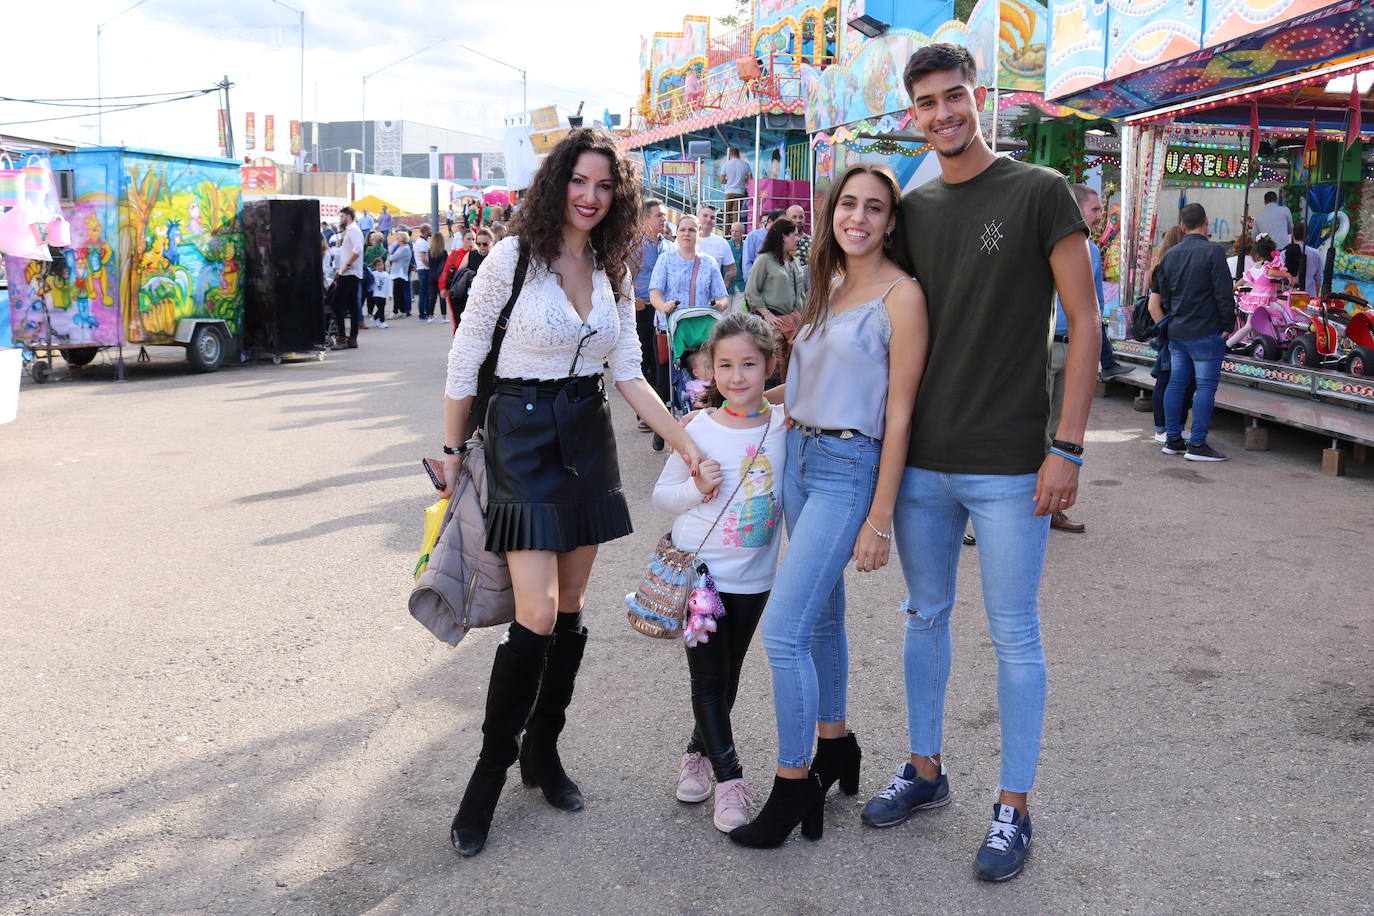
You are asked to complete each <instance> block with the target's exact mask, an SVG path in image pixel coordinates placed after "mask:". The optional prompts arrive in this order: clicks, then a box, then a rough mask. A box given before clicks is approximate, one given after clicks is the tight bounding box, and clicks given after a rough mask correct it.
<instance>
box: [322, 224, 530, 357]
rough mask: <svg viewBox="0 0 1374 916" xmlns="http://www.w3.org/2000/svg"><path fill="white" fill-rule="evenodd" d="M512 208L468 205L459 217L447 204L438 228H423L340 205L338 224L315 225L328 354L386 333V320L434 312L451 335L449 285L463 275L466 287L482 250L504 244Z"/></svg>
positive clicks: (429, 316) (428, 318) (455, 315)
mask: <svg viewBox="0 0 1374 916" xmlns="http://www.w3.org/2000/svg"><path fill="white" fill-rule="evenodd" d="M516 210H518V207H514V206H510V205H506V206H497V205H495V204H486V205H485V206H482V205H478V204H477V203H475V202H474V203H472V204H471V205H470V206H464V207H463V208H462V210H461V211H460V210H459V209H458V208H457V207H456V206H455V205H453V204H450V205H449V208H448V210H447V211H446V212H445V224H444V227H443V229H439V230H436V229H435V228H434V227H433V226H431V225H430V224H429V223H421V224H420V225H418V226H415V227H414V228H406V227H405V226H403V225H401V224H400V223H398V222H397V221H396V219H395V215H394V214H392V213H391V211H390V208H389V207H388V206H386V205H383V206H382V210H381V213H380V215H378V216H377V217H375V218H374V217H373V216H372V214H371V212H369V211H368V210H363V211H362V215H361V216H360V215H358V213H357V212H356V211H355V210H354V209H353V208H352V207H343V208H341V209H340V211H339V219H338V222H337V223H333V224H331V223H329V222H328V221H326V222H323V223H321V224H320V237H321V250H322V261H323V277H324V287H325V291H326V299H327V302H328V309H327V311H328V312H329V313H330V314H331V315H332V317H333V319H334V323H335V328H336V334H335V343H334V349H336V350H345V349H356V348H357V346H358V331H359V330H366V329H369V328H389V327H390V325H389V324H388V323H387V318H388V316H390V318H391V320H392V321H395V320H397V319H405V318H411V317H412V316H414V317H416V318H417V320H419V321H421V322H424V323H426V324H430V323H433V322H434V321H435V320H436V314H437V319H438V320H442V319H445V318H447V319H448V320H449V321H450V323H451V325H452V327H453V329H455V330H456V329H457V326H458V319H459V316H460V315H461V312H462V308H461V301H460V300H459V299H458V298H456V297H455V290H454V288H453V281H455V280H456V279H458V278H460V277H462V278H463V279H464V280H465V284H464V286H463V289H464V290H465V289H466V282H470V278H471V276H473V275H475V273H476V270H477V267H478V265H480V264H481V259H482V257H484V256H485V253H486V251H487V250H488V249H489V248H490V247H491V245H492V244H494V243H495V242H498V241H500V240H501V239H503V238H505V236H506V228H505V223H504V222H502V220H506V221H509V219H510V218H511V216H512V215H513V213H514V212H515V211H516ZM465 272H466V274H465ZM455 305H457V307H454V306H455ZM416 313H418V314H416Z"/></svg>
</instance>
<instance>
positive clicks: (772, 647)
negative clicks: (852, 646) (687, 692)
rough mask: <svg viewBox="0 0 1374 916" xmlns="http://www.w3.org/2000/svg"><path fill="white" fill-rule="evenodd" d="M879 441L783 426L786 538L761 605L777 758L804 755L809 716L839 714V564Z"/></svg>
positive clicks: (873, 478) (843, 641)
mask: <svg viewBox="0 0 1374 916" xmlns="http://www.w3.org/2000/svg"><path fill="white" fill-rule="evenodd" d="M881 451H882V443H881V442H879V441H878V440H877V439H870V438H868V437H867V436H858V435H856V436H855V437H854V438H852V439H840V438H837V437H835V436H804V435H802V433H801V432H800V431H799V430H796V429H793V430H790V431H789V432H788V433H787V469H786V472H785V474H784V477H783V484H782V510H783V515H784V516H785V518H786V521H787V535H788V544H787V552H786V554H784V555H783V558H782V565H781V566H780V567H779V569H778V578H777V581H776V582H775V583H774V584H773V592H772V594H771V595H769V598H768V606H767V608H765V609H764V612H763V630H762V631H763V645H764V648H765V649H766V650H767V652H768V664H769V665H770V666H771V667H772V669H773V706H774V710H775V712H776V714H777V719H778V766H783V767H804V766H809V765H810V763H811V755H812V747H813V745H814V744H815V737H816V723H817V722H839V721H842V720H843V719H844V718H845V700H846V695H847V693H848V689H849V641H848V638H847V637H846V635H845V628H844V610H845V602H844V570H845V566H846V565H848V563H849V560H850V558H851V557H852V556H853V555H854V540H855V538H857V537H858V536H859V528H860V527H861V526H862V525H863V523H864V519H866V518H867V517H868V510H869V508H870V506H871V505H872V503H873V491H874V489H875V488H876V487H877V485H878V456H879V453H880V452H881Z"/></svg>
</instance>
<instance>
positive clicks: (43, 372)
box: [29, 359, 52, 385]
mask: <svg viewBox="0 0 1374 916" xmlns="http://www.w3.org/2000/svg"><path fill="white" fill-rule="evenodd" d="M29 377H30V378H32V379H33V380H34V381H35V382H37V383H38V384H40V385H41V384H43V383H44V382H46V381H47V380H48V379H50V378H52V368H51V367H50V366H49V365H48V362H47V360H43V359H35V360H34V361H33V362H32V363H31V364H30V365H29Z"/></svg>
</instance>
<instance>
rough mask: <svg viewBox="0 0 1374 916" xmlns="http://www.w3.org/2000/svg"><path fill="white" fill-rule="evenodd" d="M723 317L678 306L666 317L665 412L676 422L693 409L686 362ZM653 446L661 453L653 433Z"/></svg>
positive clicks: (708, 309) (707, 309)
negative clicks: (666, 390) (666, 410)
mask: <svg viewBox="0 0 1374 916" xmlns="http://www.w3.org/2000/svg"><path fill="white" fill-rule="evenodd" d="M723 317H724V316H723V315H722V313H721V312H719V311H718V310H716V309H715V308H713V307H711V306H709V305H699V306H696V307H695V308H686V307H679V308H677V309H676V310H674V311H673V312H671V313H670V314H669V315H668V411H669V412H670V413H671V414H672V415H673V416H674V417H678V418H679V419H680V418H682V417H683V416H685V415H686V414H688V413H690V412H691V411H692V410H693V409H694V408H693V407H692V396H691V394H689V393H688V391H687V383H688V382H689V381H691V380H692V370H691V368H690V367H689V366H688V365H687V360H688V359H689V358H690V357H691V355H692V354H693V353H695V352H696V351H697V350H699V349H701V347H702V345H704V344H705V343H706V341H707V339H708V338H709V337H710V336H711V331H712V329H713V328H715V326H716V322H717V321H720V319H721V318H723ZM653 446H654V451H656V452H660V451H662V450H663V439H662V437H660V436H659V435H658V434H657V433H655V434H654V441H653Z"/></svg>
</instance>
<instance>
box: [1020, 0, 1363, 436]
mask: <svg viewBox="0 0 1374 916" xmlns="http://www.w3.org/2000/svg"><path fill="white" fill-rule="evenodd" d="M1053 18H1054V26H1053V30H1052V40H1051V50H1050V55H1049V64H1048V67H1049V71H1048V90H1047V92H1048V94H1049V95H1050V96H1051V97H1052V99H1053V101H1055V102H1059V103H1062V104H1066V105H1070V106H1072V107H1074V108H1076V109H1079V110H1083V111H1087V112H1090V113H1092V114H1095V115H1099V116H1101V117H1104V118H1115V119H1119V120H1120V122H1121V123H1122V124H1123V128H1122V135H1123V163H1124V168H1123V179H1124V184H1125V189H1124V190H1125V199H1126V201H1127V207H1126V209H1125V211H1124V212H1125V214H1126V219H1125V221H1124V226H1123V232H1122V234H1121V244H1120V256H1121V261H1122V265H1123V278H1122V282H1123V285H1124V287H1125V290H1124V291H1125V293H1126V295H1125V296H1124V297H1123V299H1124V301H1128V302H1129V301H1130V299H1131V297H1132V296H1134V295H1138V294H1140V293H1142V292H1143V291H1144V290H1145V287H1146V285H1147V282H1148V273H1149V270H1150V268H1151V265H1152V259H1153V253H1154V250H1155V246H1156V245H1157V243H1158V241H1159V239H1160V237H1161V236H1162V235H1163V234H1164V232H1165V230H1166V229H1168V228H1169V227H1171V226H1173V225H1174V224H1175V223H1176V222H1177V220H1176V217H1175V215H1174V213H1175V211H1176V208H1177V207H1178V206H1181V205H1182V203H1184V202H1192V201H1196V202H1200V203H1202V204H1203V205H1204V206H1205V207H1206V208H1207V210H1208V214H1209V216H1210V217H1211V235H1212V238H1213V240H1214V241H1218V242H1220V243H1222V244H1227V245H1230V246H1232V247H1233V249H1246V248H1247V246H1248V245H1249V244H1251V243H1253V241H1254V239H1255V235H1256V234H1255V233H1254V232H1253V231H1247V229H1250V228H1252V224H1253V223H1254V221H1255V219H1256V217H1257V215H1258V214H1260V212H1261V210H1262V209H1263V207H1264V203H1263V197H1264V194H1265V192H1274V193H1275V194H1276V195H1277V196H1278V198H1279V205H1280V206H1282V207H1285V208H1287V209H1288V210H1289V211H1290V213H1291V214H1292V217H1293V221H1294V222H1295V223H1298V222H1303V223H1306V225H1307V227H1308V233H1307V236H1306V239H1305V241H1306V246H1302V247H1311V248H1314V249H1316V250H1317V251H1319V252H1320V255H1321V257H1322V260H1323V263H1324V265H1325V267H1326V269H1325V271H1324V274H1323V276H1322V277H1321V280H1320V283H1319V288H1317V289H1316V290H1306V289H1303V288H1302V286H1304V285H1305V284H1303V283H1298V284H1295V286H1294V288H1292V289H1289V290H1283V291H1281V293H1280V296H1279V299H1278V300H1277V301H1276V302H1275V303H1274V304H1273V306H1272V308H1270V307H1265V308H1263V309H1258V310H1256V312H1255V318H1254V320H1253V321H1252V325H1253V326H1254V327H1255V329H1256V333H1255V334H1253V336H1251V337H1249V338H1248V339H1242V340H1241V341H1239V344H1240V346H1239V348H1237V349H1233V350H1232V351H1231V352H1230V353H1229V354H1228V356H1227V358H1226V359H1225V360H1224V362H1223V364H1222V366H1223V379H1224V380H1226V381H1234V382H1238V383H1241V384H1245V385H1247V386H1248V387H1251V388H1254V389H1257V390H1262V391H1264V392H1273V393H1276V394H1284V395H1290V396H1292V395H1296V396H1299V397H1301V398H1304V399H1307V400H1308V401H1310V400H1311V399H1312V398H1317V399H1320V400H1321V401H1323V402H1324V403H1326V404H1331V405H1341V406H1345V407H1360V408H1364V409H1370V408H1374V382H1371V381H1370V379H1369V376H1371V375H1374V336H1371V330H1370V329H1371V327H1374V322H1371V319H1370V318H1369V310H1368V305H1367V303H1368V302H1369V301H1370V293H1371V292H1374V257H1371V255H1374V222H1371V221H1369V219H1367V217H1368V218H1374V194H1370V193H1367V189H1368V187H1369V186H1368V181H1367V177H1368V175H1369V172H1370V169H1369V165H1368V163H1367V162H1366V159H1367V158H1368V157H1367V156H1366V154H1365V151H1366V148H1367V147H1366V141H1367V140H1368V139H1369V135H1368V133H1367V132H1364V130H1363V127H1364V125H1371V126H1374V121H1371V118H1374V106H1371V104H1370V102H1369V101H1368V100H1367V96H1368V91H1369V89H1370V79H1369V76H1368V75H1366V76H1364V77H1360V74H1362V73H1365V72H1366V71H1369V70H1370V69H1371V68H1374V12H1371V8H1370V5H1369V4H1368V3H1367V2H1359V0H1342V2H1337V3H1330V2H1322V0H1292V2H1288V3H1279V4H1274V3H1264V2H1260V0H1204V2H1200V3H1199V2H1191V0H1164V2H1162V3H1159V4H1155V5H1153V6H1152V7H1151V9H1150V10H1149V11H1148V14H1147V13H1146V12H1144V11H1141V12H1138V13H1137V12H1131V11H1129V10H1126V11H1123V10H1121V9H1118V7H1117V5H1116V4H1111V5H1101V6H1100V8H1099V5H1097V4H1084V3H1082V2H1080V0H1053ZM1367 227H1368V228H1367ZM1237 240H1239V245H1236V242H1237ZM1279 241H1283V239H1279ZM1295 250H1297V249H1295ZM1245 257H1246V256H1245V254H1244V253H1241V254H1240V255H1239V258H1238V260H1239V263H1238V264H1237V265H1236V273H1235V276H1236V277H1237V278H1240V277H1241V276H1242V274H1243V267H1244V265H1245ZM1244 291H1245V287H1244V286H1242V287H1241V292H1244ZM1238 320H1239V319H1238ZM1114 346H1115V347H1116V349H1117V351H1118V352H1119V353H1120V354H1122V355H1123V356H1125V357H1127V358H1128V359H1134V360H1136V361H1138V362H1148V361H1151V360H1153V358H1154V355H1155V354H1154V351H1153V350H1152V349H1151V347H1150V345H1149V343H1147V342H1141V341H1131V340H1120V341H1116V342H1115V344H1114ZM1240 398H1241V395H1240V394H1238V393H1237V392H1234V391H1231V390H1229V386H1223V391H1222V392H1221V393H1219V395H1218V405H1219V406H1223V407H1227V406H1231V407H1232V409H1235V410H1238V411H1239V412H1242V413H1248V414H1249V415H1251V416H1252V417H1256V418H1258V417H1260V416H1265V417H1273V418H1276V419H1278V420H1280V421H1281V422H1287V423H1290V424H1291V425H1297V426H1303V427H1304V428H1308V429H1315V430H1318V431H1321V432H1329V433H1331V434H1332V436H1333V438H1335V439H1346V440H1349V441H1353V442H1357V443H1364V444H1368V443H1370V442H1371V441H1374V423H1363V424H1362V423H1361V422H1360V421H1362V420H1363V417H1356V418H1353V419H1352V418H1351V417H1350V416H1349V415H1348V414H1331V413H1329V412H1327V413H1326V414H1323V415H1322V416H1321V417H1316V418H1314V415H1312V413H1311V411H1310V410H1308V409H1306V408H1305V407H1304V409H1303V410H1299V409H1298V407H1297V406H1294V405H1293V404H1292V403H1291V402H1289V404H1288V405H1285V404H1283V402H1282V401H1280V402H1279V405H1278V407H1273V408H1272V409H1270V408H1264V409H1261V408H1260V407H1258V406H1255V405H1249V406H1246V405H1239V404H1237V405H1228V404H1227V400H1228V399H1230V400H1232V401H1237V400H1238V399H1240ZM1266 410H1267V411H1269V412H1265V411H1266ZM1275 410H1277V411H1278V412H1277V413H1275V412H1273V411H1275ZM1299 414H1301V415H1302V419H1301V420H1299V419H1297V417H1298V416H1299ZM1255 422H1256V425H1257V424H1258V419H1257V420H1256V421H1255ZM1366 425H1367V426H1368V427H1369V428H1368V429H1366V428H1365V426H1366ZM1260 439H1262V437H1258V436H1257V437H1256V440H1260Z"/></svg>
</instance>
